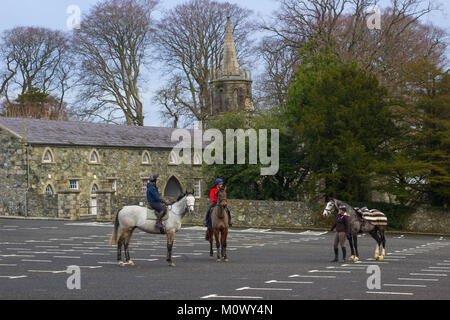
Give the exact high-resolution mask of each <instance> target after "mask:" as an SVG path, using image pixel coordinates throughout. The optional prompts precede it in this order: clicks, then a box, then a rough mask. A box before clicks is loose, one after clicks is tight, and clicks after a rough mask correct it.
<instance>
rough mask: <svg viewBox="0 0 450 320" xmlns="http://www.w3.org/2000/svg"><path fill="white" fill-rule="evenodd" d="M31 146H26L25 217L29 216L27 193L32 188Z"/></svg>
mask: <svg viewBox="0 0 450 320" xmlns="http://www.w3.org/2000/svg"><path fill="white" fill-rule="evenodd" d="M28 148H29V146H28V145H27V146H26V157H27V189H26V190H25V197H24V201H25V217H28V199H27V194H28V190H29V189H30V161H29V159H28V150H29V149H28Z"/></svg>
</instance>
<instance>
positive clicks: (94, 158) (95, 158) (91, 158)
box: [89, 150, 100, 163]
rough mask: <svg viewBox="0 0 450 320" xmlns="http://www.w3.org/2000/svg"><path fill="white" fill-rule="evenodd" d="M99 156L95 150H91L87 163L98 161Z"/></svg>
mask: <svg viewBox="0 0 450 320" xmlns="http://www.w3.org/2000/svg"><path fill="white" fill-rule="evenodd" d="M99 162H100V157H99V156H98V153H97V151H96V150H92V152H91V155H90V156H89V163H99Z"/></svg>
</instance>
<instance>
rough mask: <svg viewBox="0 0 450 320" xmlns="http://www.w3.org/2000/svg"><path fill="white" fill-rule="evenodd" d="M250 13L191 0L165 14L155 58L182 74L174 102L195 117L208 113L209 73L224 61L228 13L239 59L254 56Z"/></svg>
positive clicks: (169, 68) (236, 6)
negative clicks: (223, 53)
mask: <svg viewBox="0 0 450 320" xmlns="http://www.w3.org/2000/svg"><path fill="white" fill-rule="evenodd" d="M250 14H251V11H250V10H247V9H244V8H242V7H240V6H238V5H235V4H230V3H227V2H225V3H219V2H216V1H210V0H190V1H188V2H186V3H183V4H180V5H177V6H176V7H175V8H173V9H171V10H168V11H166V12H164V13H163V16H162V18H161V20H160V22H159V24H158V28H157V32H156V37H155V43H156V47H157V50H156V58H157V59H158V60H159V61H161V62H162V63H164V65H165V67H166V69H167V72H168V73H175V74H177V75H178V76H179V80H178V81H177V82H178V91H177V92H176V96H175V97H174V101H177V103H176V106H177V107H180V108H184V109H185V110H186V111H188V113H190V114H192V115H193V117H194V118H195V119H198V120H201V121H203V120H206V119H207V118H208V115H209V112H208V111H210V104H211V102H210V96H209V90H208V87H209V80H210V79H209V73H210V70H211V68H212V67H218V66H219V65H220V63H221V58H222V51H223V40H224V37H225V26H226V22H227V16H229V17H231V21H232V25H233V33H234V39H235V43H236V49H237V52H238V59H239V60H240V61H241V63H242V62H244V61H245V60H246V59H247V58H248V57H249V56H251V54H252V45H251V43H250V41H249V33H250V31H251V30H250V28H251V27H250V23H249V16H250ZM172 84H173V82H168V83H167V88H168V87H169V86H171V85H172Z"/></svg>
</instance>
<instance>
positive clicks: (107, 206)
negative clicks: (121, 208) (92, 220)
mask: <svg viewBox="0 0 450 320" xmlns="http://www.w3.org/2000/svg"><path fill="white" fill-rule="evenodd" d="M112 192H113V191H112V190H98V191H97V220H98V221H104V220H111V219H112V215H111V200H112Z"/></svg>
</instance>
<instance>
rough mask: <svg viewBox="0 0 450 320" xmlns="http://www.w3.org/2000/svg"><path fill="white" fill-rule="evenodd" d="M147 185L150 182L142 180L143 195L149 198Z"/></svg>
mask: <svg viewBox="0 0 450 320" xmlns="http://www.w3.org/2000/svg"><path fill="white" fill-rule="evenodd" d="M147 184H148V180H142V194H143V195H145V196H147Z"/></svg>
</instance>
